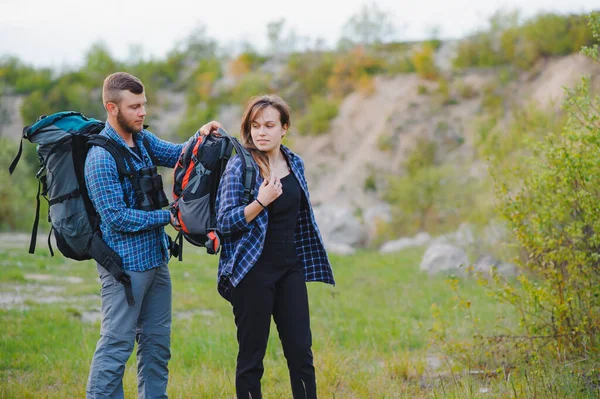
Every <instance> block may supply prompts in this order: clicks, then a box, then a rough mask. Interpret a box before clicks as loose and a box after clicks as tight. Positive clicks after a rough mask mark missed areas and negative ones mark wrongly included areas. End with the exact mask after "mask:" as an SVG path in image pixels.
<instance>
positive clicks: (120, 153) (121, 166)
mask: <svg viewBox="0 0 600 399" xmlns="http://www.w3.org/2000/svg"><path fill="white" fill-rule="evenodd" d="M88 145H89V146H92V145H96V146H98V147H102V148H104V149H105V150H106V151H108V152H109V154H110V155H112V157H113V158H114V159H115V163H116V164H117V171H118V172H119V179H121V181H122V180H123V178H124V177H128V178H131V177H132V176H133V174H135V168H134V167H133V162H132V161H131V157H130V156H129V154H128V153H126V151H124V150H123V149H121V147H120V146H119V145H118V144H117V143H115V141H114V140H112V139H111V138H109V137H106V136H100V135H98V136H94V137H92V138H91V139H89V140H88ZM125 163H127V165H128V166H129V169H127V166H125Z"/></svg>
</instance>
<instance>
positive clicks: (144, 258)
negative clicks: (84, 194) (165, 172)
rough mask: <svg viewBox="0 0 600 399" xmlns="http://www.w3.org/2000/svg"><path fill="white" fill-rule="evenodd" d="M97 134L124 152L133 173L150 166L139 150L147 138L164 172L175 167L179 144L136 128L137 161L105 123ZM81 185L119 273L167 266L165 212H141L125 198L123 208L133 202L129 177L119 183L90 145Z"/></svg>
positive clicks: (111, 165) (107, 160) (105, 157)
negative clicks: (120, 265)
mask: <svg viewBox="0 0 600 399" xmlns="http://www.w3.org/2000/svg"><path fill="white" fill-rule="evenodd" d="M100 134H101V135H103V136H108V137H110V138H111V139H113V140H114V141H116V142H117V143H118V144H119V145H121V146H123V147H125V148H127V150H128V151H129V153H130V155H131V158H132V160H133V164H134V165H135V168H136V169H138V170H139V169H140V168H142V167H145V166H150V165H152V161H151V159H150V156H149V155H148V152H147V151H146V148H144V143H143V141H142V140H143V139H144V138H145V139H146V140H148V143H149V145H150V147H151V149H152V151H153V152H154V155H155V156H156V158H157V160H158V162H159V165H160V166H166V167H169V168H172V167H174V166H175V164H176V163H177V160H178V159H179V154H180V153H181V150H182V148H183V145H184V144H173V143H169V142H168V141H164V140H161V139H159V138H158V137H156V136H155V135H154V134H152V133H151V132H149V131H147V130H142V131H141V132H139V133H137V134H136V135H135V136H134V139H135V142H136V145H137V146H138V148H139V149H140V152H141V155H142V157H141V158H140V157H139V156H138V155H137V154H136V153H135V152H134V151H132V150H131V149H130V148H129V147H128V146H127V143H125V140H123V138H121V136H119V134H118V133H117V132H116V131H115V130H114V129H113V128H112V126H110V125H109V124H108V122H107V123H106V127H105V128H104V130H103V131H102V132H101V133H100ZM85 183H86V185H87V188H88V192H89V196H90V199H91V200H92V203H93V204H94V207H95V208H96V211H97V212H98V214H99V215H100V219H101V222H100V229H101V230H102V238H103V239H104V241H105V242H106V243H107V244H108V246H109V247H111V248H112V249H113V250H115V251H116V252H117V253H118V254H119V255H120V256H121V258H122V259H123V268H124V269H125V270H129V271H146V270H149V269H152V268H154V267H159V266H163V265H166V264H167V263H168V261H169V251H168V238H167V235H166V233H165V230H164V226H165V225H167V224H169V222H170V220H171V216H170V212H169V211H168V210H156V211H142V210H138V209H132V208H130V207H127V205H126V203H125V196H126V197H127V202H128V203H129V204H132V205H133V204H137V201H136V199H135V192H134V190H133V187H132V185H131V182H130V181H129V179H127V178H126V179H123V182H122V183H121V181H120V180H119V174H118V172H117V164H116V163H115V160H114V158H113V157H112V155H111V154H110V153H109V152H108V151H106V150H105V149H104V148H102V147H97V146H94V147H92V148H91V149H90V151H89V152H88V155H87V158H86V160H85ZM136 206H137V205H136Z"/></svg>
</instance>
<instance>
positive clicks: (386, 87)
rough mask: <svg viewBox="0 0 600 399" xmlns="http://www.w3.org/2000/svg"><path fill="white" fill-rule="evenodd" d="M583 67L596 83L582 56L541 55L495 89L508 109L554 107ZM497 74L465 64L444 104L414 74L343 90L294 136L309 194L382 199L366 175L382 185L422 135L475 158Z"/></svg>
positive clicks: (453, 159)
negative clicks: (310, 132)
mask: <svg viewBox="0 0 600 399" xmlns="http://www.w3.org/2000/svg"><path fill="white" fill-rule="evenodd" d="M585 74H588V75H590V76H591V78H592V81H593V83H594V85H595V86H596V87H598V86H600V79H599V77H600V65H599V64H598V63H593V62H592V61H591V60H589V59H588V58H587V57H585V56H582V55H580V54H574V55H572V56H568V57H564V58H558V59H551V60H546V61H544V62H542V63H540V64H538V65H537V66H536V67H535V68H534V69H533V70H532V71H530V72H529V73H525V74H522V75H521V76H519V77H518V78H517V79H516V81H513V82H511V83H509V84H508V85H506V86H505V87H502V88H501V89H500V93H501V95H502V96H505V100H504V104H505V107H506V109H507V111H508V110H510V107H514V106H519V105H526V104H528V103H531V102H535V103H537V104H538V106H540V107H542V108H547V109H548V108H550V109H558V108H559V107H560V105H561V103H562V101H563V100H564V87H573V86H574V85H576V84H577V83H578V82H579V81H580V79H581V76H582V75H585ZM498 80H499V78H498V72H497V71H494V70H486V71H469V72H465V73H463V74H462V76H459V77H457V78H455V79H454V80H453V82H454V83H451V90H450V92H451V95H450V97H451V98H452V99H454V101H451V102H450V103H446V104H444V103H443V100H442V98H441V96H440V94H439V93H438V92H437V90H438V83H434V82H428V81H424V80H422V79H420V78H418V77H417V76H416V75H399V76H396V77H392V78H384V77H380V78H377V79H376V82H375V91H374V92H373V93H372V94H371V95H368V96H366V95H362V94H359V93H353V94H351V95H349V96H348V97H347V98H346V99H345V100H344V101H343V103H342V105H341V107H340V112H339V115H338V116H337V117H336V119H335V120H334V121H333V122H332V124H331V131H330V132H329V133H328V134H325V135H322V136H319V137H299V136H296V137H294V138H293V141H292V145H293V147H294V149H295V150H296V151H297V152H298V153H299V154H300V155H302V156H303V158H304V160H305V163H306V167H307V173H308V179H309V184H310V185H311V192H312V199H313V202H315V203H316V204H320V203H334V204H336V205H338V206H349V207H353V208H361V209H366V208H369V207H372V206H376V205H378V204H380V203H381V198H379V197H378V195H377V194H376V193H375V192H372V191H368V190H365V181H366V180H367V179H372V178H374V179H375V181H376V182H377V187H378V188H380V187H383V186H385V177H384V176H385V175H386V174H397V175H399V174H402V173H403V167H402V165H403V162H404V160H405V159H406V156H407V155H408V154H409V153H410V152H411V151H412V150H413V148H414V146H415V144H416V142H417V140H418V139H419V138H421V137H423V138H427V139H430V140H435V141H436V143H437V144H438V148H439V151H438V153H439V154H438V155H439V157H440V158H441V159H440V161H441V162H443V163H448V164H449V165H457V166H458V165H460V164H462V163H467V162H469V163H473V162H474V163H475V164H477V162H480V161H477V160H476V159H474V148H473V146H474V144H475V140H476V134H477V133H476V128H477V119H478V118H479V117H480V116H481V113H482V104H481V103H482V98H483V91H484V89H485V88H486V87H487V88H489V87H491V86H494V85H496V86H497V85H498ZM458 87H463V88H464V87H468V88H469V90H470V91H471V92H472V94H470V95H468V96H467V95H465V94H464V93H462V94H461V90H460V89H458ZM424 91H425V92H426V94H419V92H421V93H423V92H424Z"/></svg>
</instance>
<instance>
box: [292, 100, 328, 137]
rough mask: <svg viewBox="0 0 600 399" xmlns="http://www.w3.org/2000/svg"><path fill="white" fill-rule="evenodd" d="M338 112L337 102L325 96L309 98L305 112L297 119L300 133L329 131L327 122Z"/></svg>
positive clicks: (310, 133) (313, 133)
mask: <svg viewBox="0 0 600 399" xmlns="http://www.w3.org/2000/svg"><path fill="white" fill-rule="evenodd" d="M337 114H338V104H337V102H336V101H334V100H329V99H327V98H326V97H321V96H315V97H313V98H312V99H311V101H310V104H309V106H308V109H307V110H306V113H305V114H304V115H303V116H302V117H301V118H300V120H299V121H298V130H299V132H300V134H306V135H317V134H321V133H325V132H327V131H329V124H330V122H331V120H332V119H333V118H335V117H336V116H337Z"/></svg>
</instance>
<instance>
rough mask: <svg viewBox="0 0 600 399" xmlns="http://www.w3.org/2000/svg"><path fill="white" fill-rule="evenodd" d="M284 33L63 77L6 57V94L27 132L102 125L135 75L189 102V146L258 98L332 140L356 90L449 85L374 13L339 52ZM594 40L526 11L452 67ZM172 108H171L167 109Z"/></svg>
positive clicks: (92, 52)
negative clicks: (377, 84) (404, 80)
mask: <svg viewBox="0 0 600 399" xmlns="http://www.w3.org/2000/svg"><path fill="white" fill-rule="evenodd" d="M374 21H380V22H381V23H379V24H378V23H373V22H374ZM283 24H284V21H283V20H281V21H278V22H275V23H272V24H271V25H270V26H269V43H270V45H269V49H268V51H265V53H264V54H261V53H259V52H258V51H256V50H254V49H253V48H252V47H251V46H249V45H246V50H244V51H242V52H241V53H239V54H236V55H230V54H227V52H226V51H225V50H224V49H222V48H221V47H220V46H219V44H218V43H217V42H216V41H215V40H214V39H212V38H209V37H207V36H206V34H205V31H204V30H203V29H198V30H197V31H195V32H194V33H193V34H191V35H190V36H189V37H188V38H186V39H185V40H184V41H183V42H182V43H179V44H178V45H177V46H175V47H174V49H173V50H172V51H171V52H169V53H168V55H167V56H166V57H165V58H164V59H144V58H142V57H141V56H136V55H135V54H132V56H131V57H129V58H130V59H129V60H128V61H119V60H117V59H115V58H114V57H113V56H112V54H111V53H110V51H109V50H108V49H107V48H106V46H104V45H103V44H94V45H92V46H91V48H90V49H89V50H88V52H87V54H86V56H85V61H84V63H83V66H81V67H80V68H79V69H76V70H67V71H62V72H56V71H54V70H52V69H49V68H34V67H31V66H29V65H26V64H24V63H23V62H22V61H20V60H19V59H17V58H14V57H4V58H0V95H2V94H5V95H6V94H19V95H25V96H26V99H25V101H24V104H23V107H22V109H21V114H22V115H21V116H22V117H23V119H24V120H25V121H26V122H27V123H29V122H32V121H34V120H35V119H36V118H37V117H38V116H39V115H41V114H48V113H52V112H56V111H59V110H66V109H75V110H80V111H82V112H83V113H85V114H86V115H89V116H92V117H96V118H103V117H104V110H103V107H102V104H101V101H100V87H101V84H102V80H103V78H104V77H105V76H106V75H107V74H109V73H111V72H114V71H117V70H126V71H129V72H131V73H133V74H134V75H136V76H138V77H140V78H141V79H142V80H143V81H144V83H145V84H146V86H147V92H148V95H149V101H150V103H151V104H156V102H157V98H156V95H157V93H158V90H161V89H164V90H170V91H174V92H184V93H185V96H186V113H185V118H184V120H183V121H182V122H181V124H180V125H179V127H178V128H177V132H178V133H179V134H180V135H181V136H182V137H187V136H189V134H190V133H189V132H190V131H191V130H194V129H195V127H196V126H198V125H199V123H201V122H204V121H206V120H209V119H212V118H215V117H216V116H217V114H218V111H219V109H220V107H222V106H227V105H242V106H243V105H244V103H245V102H246V101H247V100H248V99H249V98H250V97H251V96H253V95H256V94H260V93H266V92H267V93H268V92H278V93H279V94H281V95H282V96H284V97H285V98H286V99H287V100H288V101H289V102H290V103H291V105H292V108H293V110H294V113H295V115H294V116H295V118H294V119H295V121H296V124H295V125H296V128H297V130H298V132H299V133H300V134H320V133H323V132H326V131H328V129H329V121H330V120H331V119H332V118H334V117H335V116H336V115H337V112H338V105H339V102H340V101H341V99H342V98H343V97H344V96H346V95H347V94H348V93H350V92H353V91H362V92H364V93H369V92H370V91H371V90H372V89H373V77H374V76H375V75H378V74H387V75H394V74H398V73H410V72H417V73H419V74H420V75H421V76H422V77H424V78H427V79H437V78H438V77H439V76H440V71H439V70H438V67H437V65H436V63H435V57H434V56H435V51H436V49H437V48H438V47H439V46H440V45H441V42H440V40H438V39H437V38H435V37H432V38H431V39H430V40H427V41H424V42H421V43H405V42H398V41H395V42H394V41H386V40H389V38H390V37H391V36H390V35H389V32H390V31H393V23H392V21H390V20H389V16H388V15H387V14H386V13H384V12H383V11H382V10H380V9H379V8H377V6H376V5H374V4H373V5H371V6H369V7H366V6H365V7H363V9H362V10H361V12H359V13H358V14H357V15H355V16H354V17H353V18H351V19H350V20H349V21H348V22H347V24H346V26H345V30H344V32H345V36H343V39H342V40H341V41H340V42H339V44H338V46H337V48H336V49H333V50H325V49H323V48H322V46H320V45H319V43H318V42H317V43H315V44H314V46H305V48H304V49H302V51H299V50H295V49H297V48H298V46H296V45H294V43H296V42H297V40H296V41H293V40H291V39H290V36H292V37H293V35H288V37H287V38H286V37H284V35H283V33H282V32H283ZM382 27H383V28H382ZM292 33H293V32H292ZM432 36H435V34H432ZM592 39H593V38H592V34H591V31H590V29H588V27H587V25H586V20H585V16H584V15H557V14H541V15H538V16H536V17H533V18H531V19H529V20H527V21H524V22H519V18H518V13H517V12H513V13H497V14H495V15H494V16H493V17H492V18H491V19H490V21H489V28H488V29H487V30H485V31H482V32H478V33H476V34H474V35H472V36H470V37H467V38H465V39H463V40H461V41H460V43H459V44H458V47H457V49H456V53H455V57H454V59H453V65H454V67H455V68H458V69H460V68H468V67H491V66H497V65H506V64H511V65H514V66H515V67H517V68H520V69H527V68H529V67H531V66H532V65H533V64H534V63H535V62H536V61H537V60H539V59H541V58H544V57H548V56H555V55H564V54H569V53H572V52H576V51H579V50H580V48H581V46H582V45H589V44H591V42H592ZM224 77H227V79H223V78H224ZM169 105H170V104H168V103H163V104H162V106H164V107H165V108H167V109H168V108H169ZM1 122H2V121H0V123H1Z"/></svg>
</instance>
